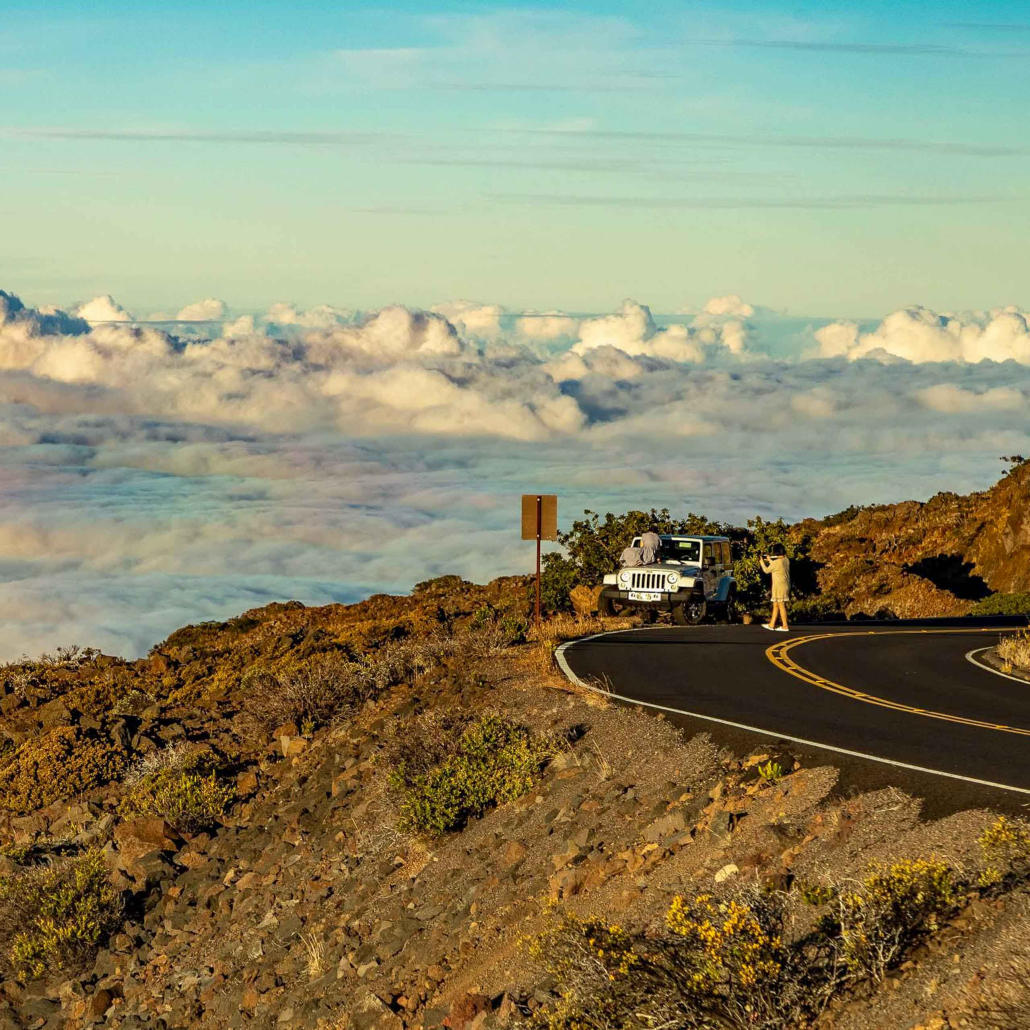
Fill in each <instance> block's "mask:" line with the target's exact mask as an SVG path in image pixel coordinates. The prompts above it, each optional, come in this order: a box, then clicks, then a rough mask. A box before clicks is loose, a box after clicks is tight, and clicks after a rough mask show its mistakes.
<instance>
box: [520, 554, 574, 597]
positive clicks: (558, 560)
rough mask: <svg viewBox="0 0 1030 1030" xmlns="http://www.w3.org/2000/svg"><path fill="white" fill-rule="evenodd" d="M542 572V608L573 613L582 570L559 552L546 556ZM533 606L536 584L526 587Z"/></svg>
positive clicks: (527, 595) (531, 583) (533, 582)
mask: <svg viewBox="0 0 1030 1030" xmlns="http://www.w3.org/2000/svg"><path fill="white" fill-rule="evenodd" d="M542 563H543V567H542V568H541V571H540V606H541V608H543V610H544V611H546V612H571V611H572V597H571V593H572V590H573V588H574V587H576V586H578V585H579V583H580V576H581V570H580V569H579V568H578V566H577V565H576V563H575V562H574V561H573V560H572V559H571V558H566V557H565V555H563V554H560V553H559V552H557V551H552V552H551V553H550V554H545V555H544V556H543V559H542ZM526 597H527V600H528V601H529V603H530V605H531V606H535V605H536V582H535V581H532V582H530V583H529V585H528V586H527V587H526Z"/></svg>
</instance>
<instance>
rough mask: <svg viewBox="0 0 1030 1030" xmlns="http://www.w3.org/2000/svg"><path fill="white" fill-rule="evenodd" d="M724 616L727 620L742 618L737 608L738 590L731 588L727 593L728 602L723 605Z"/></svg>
mask: <svg viewBox="0 0 1030 1030" xmlns="http://www.w3.org/2000/svg"><path fill="white" fill-rule="evenodd" d="M722 617H723V619H724V620H725V621H726V622H737V621H738V620H739V619H740V612H739V611H738V610H737V591H736V590H731V591H730V592H729V593H728V594H727V595H726V603H725V604H724V605H723V609H722Z"/></svg>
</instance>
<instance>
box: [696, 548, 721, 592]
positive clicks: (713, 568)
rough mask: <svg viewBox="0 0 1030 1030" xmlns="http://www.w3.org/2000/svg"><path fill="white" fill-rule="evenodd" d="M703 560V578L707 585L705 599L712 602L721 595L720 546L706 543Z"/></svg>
mask: <svg viewBox="0 0 1030 1030" xmlns="http://www.w3.org/2000/svg"><path fill="white" fill-rule="evenodd" d="M702 559H703V561H702V564H701V576H702V578H703V579H704V584H705V597H706V598H707V599H708V600H709V601H711V600H712V599H713V598H714V597H715V596H716V595H717V594H718V593H719V581H720V580H721V579H722V567H721V565H722V550H721V548H719V545H718V544H713V543H712V542H711V541H708V542H706V543H705V547H704V554H703V555H702Z"/></svg>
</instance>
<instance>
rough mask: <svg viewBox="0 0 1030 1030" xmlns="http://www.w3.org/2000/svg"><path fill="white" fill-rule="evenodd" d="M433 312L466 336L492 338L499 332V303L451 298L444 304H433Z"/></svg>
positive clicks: (502, 311) (500, 312)
mask: <svg viewBox="0 0 1030 1030" xmlns="http://www.w3.org/2000/svg"><path fill="white" fill-rule="evenodd" d="M431 310H432V311H433V312H434V313H435V314H438V315H443V317H444V318H446V319H447V321H448V322H450V323H451V325H453V326H455V327H456V328H457V329H458V330H460V331H461V332H463V333H465V334H466V335H468V336H478V337H481V338H483V339H492V338H493V337H496V336H500V334H501V315H503V314H504V309H503V308H502V307H501V305H500V304H477V303H476V302H475V301H470V300H452V301H448V302H447V303H446V304H434V305H433V307H432V309H431Z"/></svg>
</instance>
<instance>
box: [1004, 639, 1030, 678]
mask: <svg viewBox="0 0 1030 1030" xmlns="http://www.w3.org/2000/svg"><path fill="white" fill-rule="evenodd" d="M997 654H998V657H999V658H1000V659H1001V660H1002V661H1003V662H1008V663H1009V664H1010V665H1014V666H1015V667H1016V668H1018V669H1026V670H1028V671H1030V630H1023V631H1022V632H1020V633H1013V634H1012V635H1011V636H1007V637H1002V638H1001V640H999V641H998V649H997Z"/></svg>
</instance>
